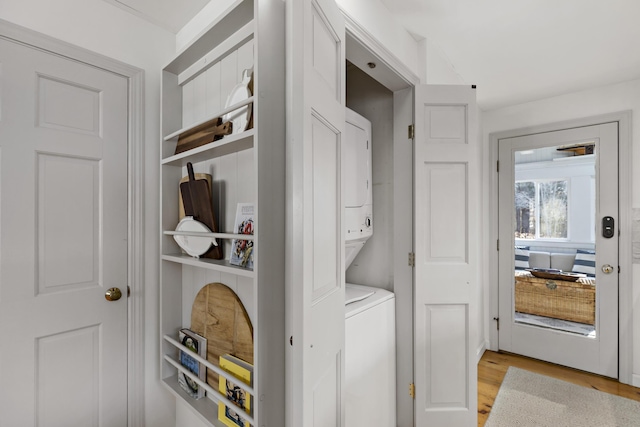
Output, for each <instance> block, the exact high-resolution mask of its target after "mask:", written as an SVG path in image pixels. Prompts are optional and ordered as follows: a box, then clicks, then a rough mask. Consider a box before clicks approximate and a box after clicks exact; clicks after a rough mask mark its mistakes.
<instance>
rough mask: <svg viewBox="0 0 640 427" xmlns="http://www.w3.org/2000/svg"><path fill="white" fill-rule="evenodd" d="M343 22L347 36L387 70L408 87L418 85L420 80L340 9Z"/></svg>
mask: <svg viewBox="0 0 640 427" xmlns="http://www.w3.org/2000/svg"><path fill="white" fill-rule="evenodd" d="M340 11H341V12H342V16H343V17H344V20H345V30H346V32H347V34H350V35H351V36H353V37H354V38H355V39H356V40H358V41H359V42H360V43H361V44H362V45H363V46H366V48H367V49H369V50H370V51H371V52H372V53H373V54H374V55H375V56H377V57H378V59H379V60H380V61H382V62H383V63H384V65H386V66H387V67H388V68H389V69H391V70H393V71H394V72H395V73H396V74H397V75H398V76H400V77H401V78H402V79H403V80H404V81H405V82H406V83H407V85H408V86H416V85H418V84H420V78H419V77H418V76H417V75H415V74H414V73H413V71H411V69H410V68H409V67H407V66H406V65H405V64H404V63H403V62H402V61H401V60H400V59H398V57H397V56H396V55H394V54H393V52H391V51H390V50H389V49H387V48H386V47H385V46H384V45H383V44H382V43H380V42H379V41H378V39H376V38H375V37H374V36H373V35H372V34H371V33H370V32H369V31H367V29H366V28H364V27H363V26H362V25H360V24H359V23H358V22H357V21H356V20H355V19H354V18H353V17H352V16H351V15H349V14H348V13H347V12H346V11H345V10H344V9H342V8H341V9H340Z"/></svg>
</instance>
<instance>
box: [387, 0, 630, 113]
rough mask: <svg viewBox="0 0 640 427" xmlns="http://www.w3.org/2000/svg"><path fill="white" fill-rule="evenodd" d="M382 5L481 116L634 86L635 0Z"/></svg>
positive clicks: (403, 1) (398, 1)
mask: <svg viewBox="0 0 640 427" xmlns="http://www.w3.org/2000/svg"><path fill="white" fill-rule="evenodd" d="M381 1H382V3H384V4H385V5H386V6H387V8H388V9H389V10H392V11H393V12H392V13H393V15H395V17H396V19H397V20H398V22H400V23H401V24H402V25H403V26H404V27H405V28H407V30H409V31H410V32H411V33H412V34H414V35H416V36H418V37H423V38H427V39H429V40H430V41H431V42H433V43H435V44H436V45H437V46H438V47H439V48H440V50H441V51H442V52H443V53H444V55H445V56H446V58H447V59H448V61H449V62H450V63H451V65H452V66H453V68H454V69H455V71H456V72H457V74H458V75H459V76H460V77H461V78H462V79H463V81H464V82H465V83H469V84H476V85H477V86H478V91H477V97H478V104H479V105H480V107H481V108H483V109H484V110H489V109H494V108H498V107H502V106H506V105H513V104H519V103H523V102H527V101H532V100H536V99H541V98H548V97H551V96H555V95H559V94H563V93H567V92H575V91H580V90H584V89H588V88H590V87H595V86H602V85H607V84H612V83H618V82H622V81H627V80H632V79H637V78H640V48H639V47H638V42H640V24H639V21H640V1H638V0H515V1H514V0H481V1H480V0H381ZM431 83H438V82H437V81H435V82H431Z"/></svg>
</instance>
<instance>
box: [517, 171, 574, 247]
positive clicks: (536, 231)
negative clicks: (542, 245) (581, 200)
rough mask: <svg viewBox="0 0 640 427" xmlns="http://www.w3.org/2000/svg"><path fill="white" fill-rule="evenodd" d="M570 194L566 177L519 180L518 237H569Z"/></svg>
mask: <svg viewBox="0 0 640 427" xmlns="http://www.w3.org/2000/svg"><path fill="white" fill-rule="evenodd" d="M567 194H568V192H567V181H521V182H516V183H515V214H516V216H515V218H516V221H515V237H516V239H531V240H533V239H566V238H567V237H568V236H567V230H568V208H567V207H568V197H567Z"/></svg>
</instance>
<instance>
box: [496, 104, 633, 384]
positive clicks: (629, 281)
mask: <svg viewBox="0 0 640 427" xmlns="http://www.w3.org/2000/svg"><path fill="white" fill-rule="evenodd" d="M614 122H616V123H618V173H619V175H618V192H619V213H618V216H619V219H618V222H619V230H620V236H619V265H620V274H619V276H618V279H619V299H618V306H619V311H618V316H619V319H620V321H619V327H618V381H620V382H621V383H623V384H632V385H634V386H636V387H638V384H640V381H639V377H638V375H633V358H632V357H633V321H632V319H633V299H632V293H633V292H632V291H633V277H632V264H633V259H632V258H633V251H632V221H633V214H632V198H631V190H632V189H631V177H632V174H631V159H632V156H631V144H632V134H631V111H630V110H627V111H620V112H614V113H610V114H602V115H597V116H592V117H586V118H582V119H576V120H569V121H563V122H557V123H550V124H545V125H540V126H530V127H525V128H521V129H514V130H508V131H503V132H496V133H491V134H490V135H489V150H490V152H489V165H491V167H490V170H491V171H492V172H491V175H490V178H489V185H490V197H489V203H490V207H489V217H490V218H494V220H492V221H491V224H490V227H489V242H494V246H493V247H494V248H495V242H497V240H498V224H497V218H498V215H497V213H498V172H497V170H496V167H495V165H496V164H497V161H498V141H499V140H500V139H504V138H513V137H520V136H526V135H533V134H538V133H543V132H553V131H559V130H565V129H572V128H578V127H584V126H593V125H599V124H603V123H614ZM498 314H499V313H498V254H497V251H496V250H495V249H494V250H491V251H490V252H489V315H488V318H489V319H494V318H497V317H498ZM490 322H491V327H490V329H489V331H490V332H489V348H490V349H491V350H494V351H497V350H498V331H497V329H496V328H495V327H494V326H493V325H494V324H495V322H494V321H493V320H490Z"/></svg>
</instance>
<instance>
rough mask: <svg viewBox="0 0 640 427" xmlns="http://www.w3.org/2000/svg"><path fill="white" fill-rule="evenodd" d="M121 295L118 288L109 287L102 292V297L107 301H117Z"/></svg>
mask: <svg viewBox="0 0 640 427" xmlns="http://www.w3.org/2000/svg"><path fill="white" fill-rule="evenodd" d="M121 297H122V292H120V289H118V288H109V289H107V292H105V293H104V298H105V299H106V300H107V301H118V300H119V299H120V298H121Z"/></svg>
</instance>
